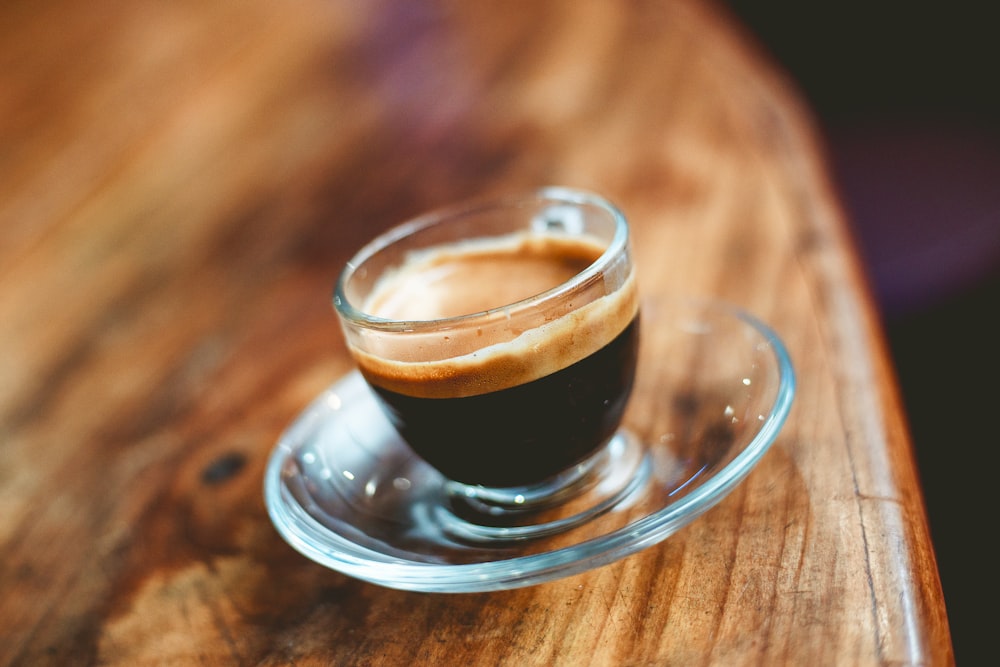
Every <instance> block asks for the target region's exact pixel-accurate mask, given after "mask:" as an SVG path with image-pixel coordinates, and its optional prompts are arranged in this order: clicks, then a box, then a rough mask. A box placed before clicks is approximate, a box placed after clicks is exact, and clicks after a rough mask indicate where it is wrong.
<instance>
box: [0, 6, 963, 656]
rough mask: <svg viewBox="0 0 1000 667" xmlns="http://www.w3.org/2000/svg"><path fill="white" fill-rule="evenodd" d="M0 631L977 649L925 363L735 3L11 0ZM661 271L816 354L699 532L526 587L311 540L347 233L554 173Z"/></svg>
mask: <svg viewBox="0 0 1000 667" xmlns="http://www.w3.org/2000/svg"><path fill="white" fill-rule="evenodd" d="M0 174H2V177H0V349H2V350H3V353H2V355H0V591H2V595H0V663H3V664H15V665H48V664H52V665H67V664H102V665H191V664H199V665H222V664H239V665H249V664H254V665H285V664H295V665H299V666H302V665H329V664H380V665H402V664H438V665H443V664H449V665H450V664H463V665H464V664H470V665H471V664H477V665H478V664H490V665H493V664H503V665H531V664H546V665H547V664H561V665H580V664H585V665H663V664H679V665H680V664H683V665H709V664H713V665H714V664H720V665H721V664H725V665H734V664H752V665H777V664H789V665H809V664H833V663H837V664H866V665H867V664H882V665H890V664H925V665H931V664H933V665H942V664H950V663H952V662H953V654H952V647H951V640H950V635H949V629H948V625H947V620H946V615H945V608H944V603H943V598H942V593H941V587H940V583H939V579H938V574H937V569H936V564H935V557H934V552H933V550H932V546H931V543H930V538H929V535H928V527H927V523H926V520H925V512H924V505H923V498H922V495H921V490H920V487H919V485H918V480H917V477H916V473H915V468H914V462H913V458H912V453H911V444H910V440H909V435H908V433H907V430H906V427H905V423H906V422H905V417H904V414H903V413H902V409H901V405H900V401H899V396H898V392H897V389H896V386H895V377H894V371H893V369H892V367H891V366H890V363H889V361H888V357H887V353H886V348H885V346H884V343H883V340H882V332H881V330H880V324H879V321H878V319H877V315H876V312H875V309H874V307H873V302H872V298H871V294H870V292H869V289H868V287H867V285H866V283H865V281H864V277H863V271H862V267H861V265H860V264H859V261H858V259H857V255H856V252H855V248H854V247H853V245H852V241H851V239H850V237H849V234H848V231H847V229H848V227H847V225H846V223H845V218H844V215H843V213H842V211H841V209H840V207H839V205H838V199H837V194H836V192H834V190H833V189H832V188H831V186H830V183H829V181H828V175H827V168H826V165H825V162H824V156H823V151H822V146H821V145H819V143H818V141H817V132H816V128H815V127H814V126H813V125H812V121H811V118H810V116H809V114H808V111H807V110H806V109H804V108H803V106H802V104H801V102H800V100H799V99H797V98H796V96H795V94H794V91H793V90H792V89H791V87H790V86H789V83H788V81H786V80H783V79H782V77H781V76H779V75H778V73H777V72H776V70H775V68H773V67H772V65H771V64H770V63H769V62H768V61H767V60H766V59H765V58H763V57H762V55H761V53H760V52H759V51H758V49H756V48H755V47H754V46H753V45H752V43H751V42H750V41H749V40H748V38H747V35H746V34H744V33H743V31H742V30H741V29H740V28H739V27H738V26H736V25H734V23H733V20H732V18H731V17H730V16H729V15H728V14H727V13H726V12H725V11H723V10H722V9H721V8H720V7H718V6H716V5H714V4H712V3H706V2H700V1H697V0H670V1H664V2H633V3H620V2H574V1H561V2H560V1H556V0H553V1H551V2H518V3H505V2H486V3H460V2H450V3H449V2H437V3H435V2H413V3H403V2H399V3H392V2H371V3H360V2H348V1H345V0H301V1H300V2H295V3H290V2H273V1H270V0H242V1H240V2H224V1H219V0H209V1H206V2H196V3H159V2H152V1H151V0H138V1H133V0H128V1H125V0H108V1H107V2H103V3H100V4H98V5H94V4H92V3H72V2H65V1H60V0H47V1H40V2H24V1H18V0H15V1H13V2H7V3H4V4H3V6H2V8H0ZM552 183H557V184H562V185H570V186H577V187H584V188H589V189H593V190H596V191H598V192H601V193H602V194H604V195H606V196H608V197H609V198H611V199H612V200H614V201H615V202H617V203H618V204H619V205H620V206H621V207H622V208H623V209H624V210H625V212H626V213H627V214H628V215H629V217H630V219H631V221H632V224H633V228H634V241H635V248H636V252H635V254H636V262H637V265H638V266H639V270H640V280H641V285H642V286H643V289H644V290H646V291H647V293H652V294H691V295H698V296H709V297H712V298H720V299H724V300H728V301H730V302H733V303H735V304H738V305H740V306H743V307H745V308H747V309H749V310H750V311H752V312H754V313H755V314H757V315H758V316H759V317H761V318H762V319H764V320H765V321H767V322H768V323H770V324H771V325H772V326H773V327H774V328H775V329H776V331H777V332H778V333H779V334H780V335H781V337H782V338H783V339H784V341H785V342H786V343H787V345H788V347H789V349H790V351H791V355H792V357H793V360H794V363H795V366H796V370H797V375H798V393H797V396H796V399H795V404H794V407H793V410H792V414H791V416H790V418H789V420H788V422H787V424H786V427H785V429H784V430H783V431H782V432H781V434H780V436H779V438H778V440H777V441H776V443H775V445H774V446H773V447H772V449H771V450H770V451H769V452H768V454H767V455H766V456H765V457H764V459H763V460H762V462H761V463H760V464H759V465H758V467H757V468H756V469H755V470H754V471H753V472H752V473H751V474H750V476H749V477H748V478H747V480H746V481H745V482H744V483H743V484H742V485H741V486H740V487H738V488H737V490H736V491H735V492H733V493H732V494H731V495H730V496H729V497H728V498H726V499H725V500H724V501H723V502H722V503H721V504H720V505H719V506H717V507H716V508H715V509H713V510H712V511H710V512H709V513H708V514H706V515H705V516H703V517H701V518H700V519H698V520H697V521H695V522H694V523H693V524H691V525H689V526H688V527H687V528H685V529H683V530H682V531H680V532H679V533H678V534H676V535H675V536H673V537H671V538H670V539H668V540H667V541H665V542H663V543H662V544H660V545H658V546H655V547H652V548H649V549H647V550H645V551H643V552H641V553H639V554H637V555H634V556H630V557H628V558H625V559H624V560H620V561H618V562H615V563H613V564H610V565H607V566H605V567H603V568H600V569H598V570H594V571H591V572H588V573H585V574H580V575H575V576H571V577H569V578H566V579H562V580H559V581H556V582H553V583H548V584H542V585H538V586H533V587H528V588H523V589H519V590H513V591H508V592H500V593H483V594H466V595H435V594H421V593H407V592H401V591H395V590H390V589H383V588H380V587H377V586H374V585H370V584H367V583H363V582H360V581H357V580H353V579H350V578H348V577H346V576H343V575H341V574H339V573H337V572H333V571H330V570H327V569H325V568H323V567H320V566H319V565H316V564H314V563H312V562H311V561H309V560H307V559H306V558H304V557H303V556H301V555H299V553H298V552H296V551H294V550H293V549H292V548H291V547H289V546H288V545H287V544H286V543H285V542H284V541H283V540H282V539H281V537H279V535H278V534H277V532H276V531H275V529H274V527H273V526H272V524H271V523H270V521H269V520H268V516H267V514H266V511H265V506H264V502H263V498H262V491H261V485H262V475H263V469H264V466H265V464H266V461H267V458H268V456H269V454H270V452H271V449H272V447H273V446H274V444H275V441H276V440H277V438H278V437H279V435H280V434H281V432H282V431H283V430H284V428H285V427H286V426H287V425H288V424H289V423H290V422H291V421H292V420H293V419H294V418H295V416H296V415H297V414H298V412H299V411H300V410H301V409H302V408H303V407H304V406H305V405H306V403H308V402H309V400H310V399H311V398H312V397H313V396H315V395H316V394H317V393H318V392H320V391H321V390H322V389H323V388H324V387H326V386H327V385H328V384H330V383H331V382H332V381H334V380H335V379H336V378H337V377H339V376H340V375H342V374H344V373H345V372H347V371H348V369H349V368H350V367H351V366H350V362H349V359H348V358H347V356H346V354H345V352H344V349H343V343H342V338H341V335H340V333H339V329H338V326H337V323H336V321H335V318H334V315H333V312H332V309H331V306H330V299H329V297H330V291H331V286H332V283H333V280H334V278H335V276H336V274H337V272H338V271H339V269H340V267H341V265H342V264H343V263H344V261H345V260H346V259H347V258H348V256H349V255H350V254H352V253H353V252H354V250H356V249H357V248H358V247H359V246H360V245H361V243H362V242H363V241H365V240H367V239H368V238H369V237H371V236H372V235H374V234H375V233H376V232H378V231H380V230H382V229H385V228H386V227H388V226H390V225H393V224H395V223H398V222H400V221H402V220H403V219H405V218H406V217H408V216H411V215H413V214H416V213H419V212H422V211H424V210H427V209H430V208H433V207H436V206H438V205H441V204H445V203H451V202H454V201H457V200H461V199H465V198H467V197H470V196H474V195H475V196H479V195H486V194H491V193H501V192H511V191H515V190H523V189H528V188H534V187H535V186H538V185H541V184H552Z"/></svg>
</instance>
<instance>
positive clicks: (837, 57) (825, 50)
mask: <svg viewBox="0 0 1000 667" xmlns="http://www.w3.org/2000/svg"><path fill="white" fill-rule="evenodd" d="M728 4H729V5H730V6H731V8H732V10H733V11H734V12H735V13H736V14H737V15H738V16H739V17H740V18H741V19H742V21H743V23H744V24H745V25H746V26H747V28H748V29H749V30H750V31H751V32H752V33H753V35H754V37H755V38H756V39H757V41H758V42H759V43H760V44H761V45H762V46H763V47H764V49H765V50H767V51H768V52H769V53H770V55H771V57H772V58H773V59H774V60H775V61H776V63H777V64H778V66H779V67H780V68H782V69H784V71H785V72H786V73H787V74H788V75H789V76H790V77H791V78H792V79H793V82H794V83H795V84H796V85H797V86H798V88H799V90H800V92H801V93H802V94H803V95H804V96H805V98H806V101H807V102H808V103H809V104H810V105H811V106H812V110H813V112H814V113H815V114H816V116H817V121H818V122H819V124H820V128H821V131H822V132H823V135H824V137H823V138H824V140H825V141H826V144H827V150H828V153H829V158H830V160H831V162H832V164H831V166H832V169H833V176H834V179H835V181H836V185H837V186H838V187H839V189H840V193H841V195H842V197H843V201H844V202H845V205H846V207H847V213H848V215H849V216H850V217H851V219H852V222H853V224H854V228H855V233H856V238H857V243H858V245H859V248H860V250H861V252H862V254H863V256H864V257H865V259H866V260H867V265H868V270H869V274H870V275H869V277H870V279H871V282H872V287H873V289H874V291H875V293H876V296H877V298H878V302H879V306H880V308H881V312H882V315H883V320H884V325H885V331H886V333H887V336H888V343H889V345H890V348H891V353H892V356H893V359H894V362H895V365H896V371H897V374H898V378H899V381H900V389H901V391H902V396H903V400H904V403H905V406H906V411H907V416H908V418H909V421H910V427H911V431H912V433H911V435H912V439H913V442H914V447H915V450H916V455H917V463H918V466H919V469H920V475H921V479H922V482H923V487H924V492H925V500H926V503H927V508H928V516H929V520H930V525H931V532H932V538H933V541H934V545H935V550H936V553H937V558H938V567H939V569H940V572H941V579H942V585H943V587H944V595H945V602H946V604H947V607H948V616H949V622H950V624H951V630H952V641H953V643H954V647H955V654H956V659H957V662H958V664H960V665H961V664H963V663H965V664H981V663H980V662H979V661H978V659H979V658H984V657H986V656H989V655H992V651H989V652H988V649H989V648H992V646H990V647H988V646H987V642H990V644H991V645H992V642H991V641H990V640H991V639H992V636H991V632H992V631H993V623H992V622H990V624H989V627H988V626H987V621H992V618H993V613H992V612H986V611H984V610H988V609H991V608H993V606H992V605H993V603H994V601H995V596H994V594H993V593H994V592H995V590H996V584H995V583H994V582H995V572H993V571H992V569H991V568H992V567H993V566H994V564H995V562H996V559H995V558H994V556H993V554H992V553H991V552H990V551H989V550H988V549H987V548H986V544H987V542H992V540H991V535H990V533H991V532H992V529H993V528H994V527H995V526H996V524H997V521H996V518H995V516H994V511H995V510H996V508H997V506H998V503H997V500H996V496H995V495H994V494H993V493H991V491H992V488H993V487H995V486H996V485H997V482H996V481H995V480H994V479H993V478H991V479H987V474H991V475H992V474H994V473H993V471H994V467H993V465H992V461H993V460H994V459H995V455H994V452H993V450H994V449H995V448H996V447H997V445H1000V437H998V429H997V427H996V424H995V422H996V417H995V414H996V413H997V411H998V409H1000V355H998V352H997V347H998V346H1000V325H998V324H997V312H996V311H997V310H998V306H1000V102H998V99H1000V95H998V92H1000V91H998V88H1000V75H998V66H1000V39H998V38H997V36H996V26H995V23H993V22H992V21H991V19H990V18H989V17H988V16H987V14H992V12H991V11H990V3H975V2H968V1H966V0H959V1H958V2H952V3H934V4H933V5H931V4H930V3H924V4H921V3H901V2H899V3H897V2H889V3H886V2H882V3H864V4H863V3H861V2H839V3H819V4H817V3H793V2H760V1H759V0H758V1H756V2H755V1H752V0H729V2H728ZM969 660H976V662H975V663H973V662H967V661H969Z"/></svg>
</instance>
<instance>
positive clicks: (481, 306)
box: [352, 233, 638, 398]
mask: <svg viewBox="0 0 1000 667" xmlns="http://www.w3.org/2000/svg"><path fill="white" fill-rule="evenodd" d="M602 251H603V246H601V245H600V244H599V243H597V242H595V241H594V240H593V239H590V238H588V237H569V236H558V235H548V234H537V233H536V234H530V235H527V234H526V235H516V236H510V237H504V238H501V239H493V240H489V241H476V242H467V243H463V244H457V245H452V246H444V247H441V248H436V249H433V250H431V251H424V252H422V253H419V254H416V255H414V256H413V257H412V258H410V259H409V260H408V261H407V263H406V264H404V265H403V266H402V267H399V268H398V269H396V270H394V271H392V272H391V273H389V274H387V275H386V276H384V277H383V278H382V279H381V280H380V281H379V283H378V284H377V285H376V288H375V289H374V290H373V292H372V295H371V296H370V297H369V299H368V301H367V302H366V303H365V304H363V308H364V309H365V310H366V312H368V313H370V314H372V315H376V316H379V317H383V318H386V319H394V320H404V321H410V320H431V319H439V318H443V317H454V316H456V315H465V314H472V313H478V312H481V311H484V310H491V309H497V308H499V309H501V310H500V311H498V312H497V313H495V314H494V315H495V316H494V317H492V319H491V321H490V322H491V323H490V324H489V325H488V326H482V327H478V326H471V327H465V328H461V327H451V328H447V329H444V330H441V331H434V332H433V333H424V334H421V335H420V336H416V335H412V334H406V335H398V336H395V335H392V334H386V335H383V336H382V337H381V338H378V339H373V340H369V341H367V343H366V349H365V350H361V349H358V347H357V346H352V351H353V353H354V356H355V358H356V360H357V362H358V366H359V368H360V370H361V372H362V374H363V375H364V376H365V377H366V379H367V380H368V381H369V382H370V383H372V384H373V385H376V386H378V387H381V388H383V389H387V390H390V391H393V392H396V393H399V394H403V395H408V396H415V397H424V398H450V397H460V396H473V395H479V394H485V393H488V392H492V391H497V390H500V389H505V388H509V387H513V386H517V385H521V384H524V383H527V382H531V381H533V380H537V379H538V378H541V377H544V376H546V375H549V374H551V373H554V372H556V371H558V370H561V369H562V368H565V367H567V366H569V365H571V364H574V363H576V362H578V361H579V360H580V359H582V358H584V357H586V356H587V355H589V354H592V353H594V352H595V351H597V350H599V349H601V348H602V347H604V346H605V345H607V344H608V343H610V342H611V341H612V340H613V339H615V337H616V336H618V335H619V334H620V333H621V332H622V331H623V330H624V329H625V328H626V327H627V326H628V325H629V323H630V322H631V321H632V320H633V319H634V317H635V315H636V312H637V310H638V300H637V296H636V289H635V284H634V277H633V276H632V275H631V274H629V275H628V276H625V277H624V278H622V277H617V278H616V280H619V281H621V283H622V284H621V286H620V287H618V288H617V289H615V290H614V291H613V292H612V293H611V294H603V292H604V287H603V285H604V282H605V280H604V279H605V277H604V276H600V275H599V276H596V278H595V281H594V284H593V285H592V286H591V290H592V291H591V292H589V293H584V292H581V293H580V294H579V295H578V303H574V304H573V307H572V308H568V307H566V304H561V307H560V308H559V309H556V310H554V311H553V312H555V313H556V315H553V316H551V317H549V316H546V317H543V318H542V319H540V320H539V321H538V322H537V325H535V326H531V327H529V328H526V329H524V330H518V329H516V327H514V326H513V325H511V326H506V325H505V322H504V321H503V320H504V318H505V315H504V312H503V310H502V307H504V306H506V305H508V304H511V303H513V302H516V301H519V300H521V299H525V298H528V297H531V296H534V295H536V294H539V293H542V292H545V291H547V290H549V289H552V288H553V287H557V286H559V285H561V284H563V283H564V282H566V281H567V280H569V279H570V278H572V277H573V276H575V275H577V274H578V273H580V272H581V271H583V270H584V269H586V268H587V267H588V266H590V265H591V264H592V263H593V262H594V261H595V260H596V259H598V258H599V257H600V255H601V254H602ZM594 290H597V291H599V292H600V293H598V294H597V295H596V296H595V295H594Z"/></svg>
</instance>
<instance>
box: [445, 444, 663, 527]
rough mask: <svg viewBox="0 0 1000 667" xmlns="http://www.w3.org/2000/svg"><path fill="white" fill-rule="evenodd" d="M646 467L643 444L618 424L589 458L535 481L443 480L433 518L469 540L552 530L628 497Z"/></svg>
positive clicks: (608, 508) (642, 479)
mask: <svg viewBox="0 0 1000 667" xmlns="http://www.w3.org/2000/svg"><path fill="white" fill-rule="evenodd" d="M650 470H651V464H650V461H649V457H648V453H647V452H646V451H645V450H644V448H643V447H642V444H641V443H640V442H639V441H638V440H637V439H636V438H634V437H632V435H631V434H629V433H628V432H627V431H625V430H620V431H619V432H617V433H616V434H615V435H614V436H612V437H611V439H609V440H608V442H607V443H605V444H604V446H602V447H601V448H600V449H599V450H598V451H597V452H595V453H594V454H592V455H591V456H590V457H589V458H587V459H586V460H584V461H582V462H580V463H579V464H577V465H576V466H573V468H571V469H570V470H567V471H565V472H563V473H561V474H559V475H556V476H554V477H552V478H551V479H549V480H546V481H545V482H542V483H539V484H533V485H529V486H522V487H513V488H503V489H495V488H488V487H483V486H475V485H469V484H462V483H461V482H454V481H447V482H445V485H444V490H445V493H446V494H447V504H446V505H441V506H439V507H438V508H437V511H436V513H435V518H436V520H437V521H438V522H439V523H440V525H441V528H442V530H443V531H444V532H445V533H446V534H447V535H449V536H450V537H453V538H455V539H458V540H465V541H470V542H493V541H511V540H528V539H532V538H538V537H546V536H551V535H554V534H556V533H559V532H561V531H565V530H569V529H572V528H575V527H577V526H580V525H582V524H584V523H586V522H587V521H590V520H593V519H594V518H596V517H598V516H600V515H602V514H604V513H606V512H609V511H611V510H613V509H614V508H615V507H616V506H618V505H619V504H621V503H625V502H627V501H628V498H629V497H630V496H631V495H632V494H634V493H636V492H637V490H639V489H641V488H642V486H643V485H644V484H645V483H646V482H647V480H648V479H649V473H650Z"/></svg>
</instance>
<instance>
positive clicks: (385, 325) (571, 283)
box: [333, 186, 629, 332]
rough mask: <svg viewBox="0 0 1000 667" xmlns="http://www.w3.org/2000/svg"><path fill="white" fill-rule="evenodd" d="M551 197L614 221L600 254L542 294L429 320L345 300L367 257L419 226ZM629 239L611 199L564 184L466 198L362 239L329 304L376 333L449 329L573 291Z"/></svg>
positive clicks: (590, 279)
mask: <svg viewBox="0 0 1000 667" xmlns="http://www.w3.org/2000/svg"><path fill="white" fill-rule="evenodd" d="M543 200H551V201H552V203H553V204H560V203H561V204H570V205H574V204H575V205H589V206H595V207H597V208H601V209H604V210H605V211H606V212H608V213H609V214H610V215H611V217H612V220H613V221H614V225H615V232H614V236H612V238H611V241H610V242H609V243H608V245H607V247H606V248H605V249H604V251H603V252H602V253H601V255H600V257H598V258H597V259H596V260H594V261H593V262H592V263H591V264H590V265H589V266H587V268H585V269H583V270H582V271H580V272H579V273H577V274H576V275H574V276H573V277H572V278H570V279H569V280H566V281H565V282H563V283H560V284H559V285H556V286H555V287H552V288H550V289H548V290H546V291H544V292H541V293H539V294H535V295H532V296H529V297H526V298H524V299H521V300H519V301H515V302H513V303H509V304H505V305H503V306H498V307H495V308H491V309H489V310H483V311H479V312H474V313H466V314H463V315H456V316H452V317H445V318H438V319H429V320H397V319H391V318H384V317H377V316H375V315H371V314H369V313H366V312H365V311H363V310H361V309H360V308H356V307H355V306H354V305H353V304H351V302H350V301H349V300H348V298H347V296H346V291H345V287H346V284H347V282H348V281H349V280H350V279H351V277H352V276H353V275H354V273H355V272H356V271H357V270H358V268H359V267H360V266H362V265H363V264H364V263H365V262H366V261H367V260H368V259H369V258H371V257H372V256H374V255H375V254H376V253H378V252H379V251H381V250H382V249H384V248H386V247H388V246H390V245H392V244H393V243H395V242H396V241H398V240H400V239H402V238H404V237H406V236H409V235H410V234H413V233H414V232H417V231H419V230H421V229H424V228H426V227H430V226H432V225H435V224H438V223H440V222H444V221H446V220H450V219H454V218H457V217H461V216H468V215H471V214H474V213H477V212H480V211H485V210H490V209H497V208H503V207H515V206H517V205H519V204H521V203H526V202H537V201H543ZM628 243H629V229H628V222H627V219H626V217H625V214H624V213H622V211H621V210H620V209H619V208H618V207H617V206H616V205H615V204H613V203H611V201H609V200H608V199H606V198H605V197H602V196H601V195H598V194H596V193H594V192H591V191H589V190H583V189H579V188H570V187H564V186H545V187H541V188H537V189H535V190H532V191H529V192H523V193H519V194H511V195H506V196H501V197H489V198H478V199H471V200H467V201H465V202H461V203H458V204H453V205H451V206H445V207H441V208H437V209H434V210H432V211H429V212H427V213H424V214H422V215H419V216H417V217H415V218H412V219H410V220H409V221H406V222H403V223H400V224H398V225H396V226H394V227H392V228H390V229H388V230H386V231H385V232H383V233H381V234H379V235H378V236H376V237H375V238H374V239H372V240H371V241H369V242H368V243H366V244H365V245H364V246H363V247H362V248H361V249H360V250H358V251H357V252H356V253H355V254H354V255H353V256H352V257H351V259H350V260H348V261H347V263H346V264H345V266H344V268H343V269H342V270H341V272H340V275H339V276H338V277H337V281H336V285H335V287H334V292H333V306H334V309H335V310H336V311H337V313H338V314H339V315H340V316H341V317H342V318H344V319H345V320H346V321H348V322H350V323H351V324H353V325H355V326H360V327H363V328H366V329H374V330H379V331H393V332H398V331H407V332H420V331H428V330H439V329H441V328H443V327H454V326H460V325H462V324H466V323H468V322H471V321H474V320H479V319H483V318H489V317H491V316H493V315H495V314H496V313H498V312H503V313H511V312H512V311H520V310H522V309H525V308H529V307H533V306H535V305H537V304H539V303H542V302H545V301H549V300H551V299H554V298H558V297H559V296H561V295H562V294H564V293H566V292H570V291H573V290H574V289H576V288H577V287H579V286H581V285H584V284H586V283H588V282H590V281H592V280H594V279H595V277H596V276H597V275H598V274H599V273H600V271H601V270H602V269H603V268H604V267H606V266H607V265H608V264H609V263H610V262H611V260H612V258H614V257H616V256H618V255H619V254H620V253H621V252H622V251H623V250H627V248H628Z"/></svg>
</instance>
